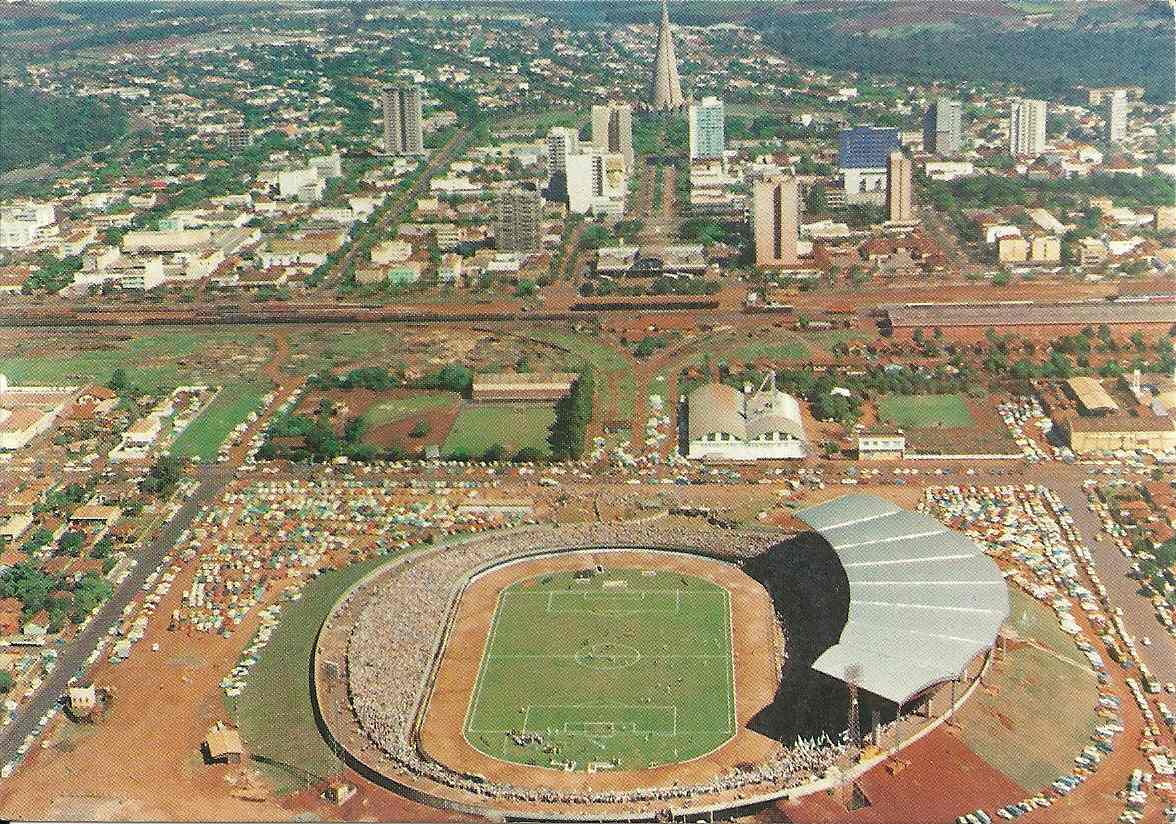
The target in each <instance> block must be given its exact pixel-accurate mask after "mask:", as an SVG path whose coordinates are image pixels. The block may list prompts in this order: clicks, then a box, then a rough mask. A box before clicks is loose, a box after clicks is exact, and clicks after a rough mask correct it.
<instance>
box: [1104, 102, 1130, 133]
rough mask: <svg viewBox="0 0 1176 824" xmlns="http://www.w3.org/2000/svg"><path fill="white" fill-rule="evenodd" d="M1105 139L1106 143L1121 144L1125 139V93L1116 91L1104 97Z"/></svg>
mask: <svg viewBox="0 0 1176 824" xmlns="http://www.w3.org/2000/svg"><path fill="white" fill-rule="evenodd" d="M1106 106H1107V118H1106V138H1107V142H1108V143H1122V142H1123V140H1124V138H1126V137H1127V92H1125V91H1123V90H1122V89H1116V90H1115V91H1114V92H1112V93H1111V94H1110V95H1108V96H1107V97H1106Z"/></svg>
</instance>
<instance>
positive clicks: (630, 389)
mask: <svg viewBox="0 0 1176 824" xmlns="http://www.w3.org/2000/svg"><path fill="white" fill-rule="evenodd" d="M527 336H528V337H531V338H534V339H536V340H542V341H546V342H547V343H551V344H554V345H555V346H557V347H560V348H561V349H567V350H568V351H567V352H566V353H561V362H560V363H559V366H560V367H561V368H564V369H568V370H570V371H573V372H581V371H583V369H584V367H585V366H591V367H592V371H593V380H594V382H595V386H596V391H595V393H594V398H593V405H594V407H595V408H594V410H593V414H594V415H596V416H600V415H608V414H611V413H613V412H614V411H615V414H616V417H618V418H621V419H622V420H632V418H633V412H634V410H635V409H636V403H637V377H636V375H634V374H633V368H632V366H631V365H630V363H629V361H628V359H627V358H626V357H625V356H624V355H622V354H621V353H620V352H618V351H617V350H616V349H614V348H613V347H611V346H606V345H605V344H603V343H601V342H600V341H599V340H597V339H596V338H593V337H592V336H590V335H581V334H577V333H575V332H562V331H559V330H557V329H534V330H529V331H528V332H527ZM610 375H616V378H615V379H613V380H610Z"/></svg>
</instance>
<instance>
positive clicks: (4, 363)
mask: <svg viewBox="0 0 1176 824" xmlns="http://www.w3.org/2000/svg"><path fill="white" fill-rule="evenodd" d="M83 341H85V342H86V343H87V344H89V345H93V344H95V343H99V342H103V343H108V345H107V346H106V347H105V348H101V349H99V348H93V349H83V348H81V345H80V344H81V343H82V342H83ZM254 343H255V340H253V339H251V338H250V337H248V336H245V337H242V336H240V335H237V334H235V333H229V332H219V331H217V332H206V333H197V332H191V331H183V330H172V331H169V332H166V333H160V334H150V335H142V336H139V337H135V338H132V339H130V340H113V339H112V340H109V341H108V342H107V341H105V340H104V339H97V340H88V339H87V338H85V337H83V336H78V337H76V338H74V337H65V336H62V337H55V338H51V339H49V340H47V341H43V342H38V343H35V344H31V345H30V344H25V343H21V344H19V345H17V346H14V347H10V348H8V351H7V352H5V353H4V354H0V374H4V375H7V376H8V379H9V380H10V381H11V382H12V383H14V384H48V385H54V386H61V385H85V384H87V383H103V384H104V383H106V382H107V381H109V380H110V376H111V374H113V372H114V370H115V369H119V368H121V369H123V370H124V371H125V372H126V375H127V380H128V381H129V382H130V383H132V384H136V385H138V386H141V387H143V388H144V389H147V390H150V391H154V390H155V389H156V388H157V387H164V388H165V389H168V390H170V389H173V388H175V387H176V386H179V385H180V384H182V383H210V382H211V383H220V381H219V380H213V379H212V378H211V377H210V375H226V374H229V373H230V372H231V371H232V370H233V369H237V370H238V371H239V366H234V365H232V364H226V363H224V362H223V359H209V362H208V363H199V364H198V363H191V362H189V361H191V360H193V359H195V360H197V361H199V360H200V356H201V353H203V352H205V351H206V350H210V349H213V348H216V347H221V346H234V347H237V346H240V347H241V349H242V351H244V350H245V348H246V347H248V346H252V345H253V344H254Z"/></svg>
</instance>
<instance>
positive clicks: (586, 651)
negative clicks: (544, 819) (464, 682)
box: [464, 568, 735, 770]
mask: <svg viewBox="0 0 1176 824" xmlns="http://www.w3.org/2000/svg"><path fill="white" fill-rule="evenodd" d="M464 732H465V736H466V739H467V740H468V741H469V742H470V744H471V745H473V746H474V747H475V748H476V749H478V750H480V751H481V752H483V753H485V754H486V755H489V756H493V757H495V758H500V759H503V760H506V761H512V762H515V763H520V764H532V765H536V766H541V767H552V768H557V769H559V768H565V769H575V770H589V769H622V770H636V769H646V768H648V767H652V766H658V765H661V764H668V763H675V762H679V761H685V760H687V759H691V758H695V757H697V756H700V755H704V754H706V753H708V752H710V751H712V750H714V749H716V748H717V747H719V746H720V745H721V744H723V743H724V742H725V741H727V740H728V739H729V738H731V737H732V736H733V735H734V734H735V701H734V667H733V662H732V656H731V602H730V595H729V593H728V592H727V590H725V589H723V588H722V587H720V586H719V585H717V584H715V583H712V582H710V581H707V580H704V579H702V578H697V577H693V576H683V575H681V574H678V573H674V572H667V571H659V572H653V571H648V570H641V569H628V568H625V569H609V568H605V570H604V571H603V572H601V573H598V572H596V570H595V568H593V569H591V570H585V571H582V572H557V573H552V574H550V575H546V576H542V577H538V578H530V579H528V580H524V581H519V582H517V583H514V584H512V585H511V586H509V587H507V588H506V589H505V590H503V592H502V593H501V595H500V596H499V600H498V606H497V609H496V611H495V613H494V618H493V622H492V623H491V626H490V634H489V638H488V639H487V641H486V649H485V653H484V654H483V657H482V664H481V668H480V669H479V672H478V679H477V682H476V684H475V686H474V693H473V696H472V697H471V700H470V706H469V711H468V712H467V715H466V719H465V728H464Z"/></svg>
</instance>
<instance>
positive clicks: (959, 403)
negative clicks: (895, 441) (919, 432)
mask: <svg viewBox="0 0 1176 824" xmlns="http://www.w3.org/2000/svg"><path fill="white" fill-rule="evenodd" d="M878 417H880V418H882V419H883V420H886V421H890V422H891V423H894V424H897V425H898V426H902V427H906V428H909V429H922V428H924V427H932V426H940V427H961V426H972V425H973V424H974V423H975V421H973V420H972V413H971V412H969V411H968V405H967V404H965V403H964V399H963V398H961V397H960V396H959V395H887V396H886V397H884V398H882V399H880V400H879V401H878Z"/></svg>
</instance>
